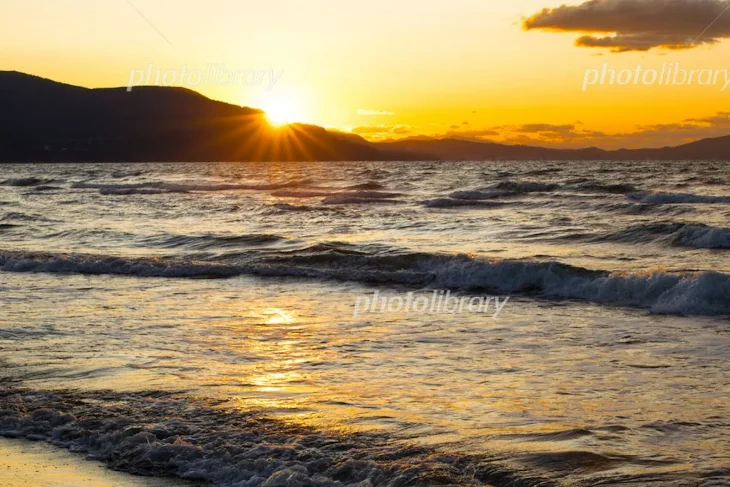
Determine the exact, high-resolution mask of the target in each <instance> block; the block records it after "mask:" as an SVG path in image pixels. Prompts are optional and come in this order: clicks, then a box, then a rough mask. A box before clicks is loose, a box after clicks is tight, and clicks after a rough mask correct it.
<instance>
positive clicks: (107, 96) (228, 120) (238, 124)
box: [0, 71, 730, 162]
mask: <svg viewBox="0 0 730 487" xmlns="http://www.w3.org/2000/svg"><path fill="white" fill-rule="evenodd" d="M0 106H2V107H3V110H0V162H201V161H232V162H247V161H316V160H322V161H379V160H392V161H396V160H501V161H507V160H617V161H625V160H699V159H702V160H728V159H730V135H728V136H722V137H714V138H707V139H701V140H698V141H695V142H690V143H688V144H682V145H678V146H667V147H662V148H656V149H618V150H606V149H601V148H598V147H587V148H580V149H558V148H548V147H540V146H530V145H510V144H501V143H497V142H490V141H481V140H468V139H458V138H441V139H439V138H430V137H413V138H408V139H401V140H394V141H385V142H369V141H367V140H365V139H364V138H362V137H360V136H359V135H356V134H352V133H349V132H342V131H337V130H328V129H325V128H322V127H319V126H316V125H311V124H302V123H297V124H291V125H287V126H284V127H281V128H275V127H272V126H271V125H270V124H269V123H268V122H267V121H266V117H265V113H264V112H263V111H262V110H259V109H256V108H250V107H242V106H238V105H233V104H230V103H225V102H222V101H216V100H212V99H209V98H207V97H205V96H204V95H202V94H200V93H198V92H196V91H193V90H190V89H187V88H181V87H157V86H140V87H135V89H134V90H133V91H131V92H129V91H127V89H126V88H85V87H80V86H75V85H71V84H66V83H60V82H57V81H53V80H49V79H46V78H42V77H39V76H34V75H29V74H25V73H21V72H19V71H0Z"/></svg>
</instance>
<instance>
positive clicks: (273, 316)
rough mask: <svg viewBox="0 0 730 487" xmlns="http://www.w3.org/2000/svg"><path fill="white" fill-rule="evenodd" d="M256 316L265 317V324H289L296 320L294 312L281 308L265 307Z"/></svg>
mask: <svg viewBox="0 0 730 487" xmlns="http://www.w3.org/2000/svg"><path fill="white" fill-rule="evenodd" d="M258 316H259V317H260V318H263V319H265V321H264V324H267V325H290V324H292V323H294V322H296V321H297V318H296V315H295V314H294V312H292V311H287V310H285V309H281V308H266V309H265V310H264V311H263V313H261V314H259V315H258Z"/></svg>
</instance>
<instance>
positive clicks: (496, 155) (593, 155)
mask: <svg viewBox="0 0 730 487" xmlns="http://www.w3.org/2000/svg"><path fill="white" fill-rule="evenodd" d="M374 145H375V146H376V147H378V148H380V149H382V150H387V151H390V152H400V153H402V154H407V155H409V156H414V155H416V154H420V155H422V154H429V155H432V156H435V157H438V158H439V159H446V160H534V159H536V160H665V161H666V160H730V136H725V137H718V138H714V139H703V140H699V141H697V142H692V143H689V144H684V145H680V146H677V147H664V148H661V149H620V150H615V151H609V150H604V149H599V148H597V147H589V148H586V149H551V148H547V147H535V146H529V145H507V144H498V143H494V142H480V141H474V140H463V139H424V138H418V139H406V140H399V141H391V142H381V143H377V144H374Z"/></svg>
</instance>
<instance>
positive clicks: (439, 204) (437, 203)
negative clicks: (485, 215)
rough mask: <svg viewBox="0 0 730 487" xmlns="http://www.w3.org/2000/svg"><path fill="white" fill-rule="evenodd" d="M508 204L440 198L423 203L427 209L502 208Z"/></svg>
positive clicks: (473, 199) (474, 199)
mask: <svg viewBox="0 0 730 487" xmlns="http://www.w3.org/2000/svg"><path fill="white" fill-rule="evenodd" d="M506 204H507V203H500V202H498V201H482V200H481V199H478V198H463V199H458V198H438V199H435V200H427V201H424V202H423V206H425V207H426V208H465V207H468V208H502V207H503V206H505V205H506Z"/></svg>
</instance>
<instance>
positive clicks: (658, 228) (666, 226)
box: [589, 222, 730, 249]
mask: <svg viewBox="0 0 730 487" xmlns="http://www.w3.org/2000/svg"><path fill="white" fill-rule="evenodd" d="M589 240H591V241H599V242H606V241H607V242H627V243H649V242H651V243H662V244H667V245H672V246H676V247H692V248H696V249H730V228H719V227H711V226H708V225H702V224H685V223H671V222H664V223H649V224H642V225H635V226H632V227H629V228H627V229H625V230H622V231H620V232H616V233H610V234H608V235H604V236H599V237H591V238H589Z"/></svg>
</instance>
